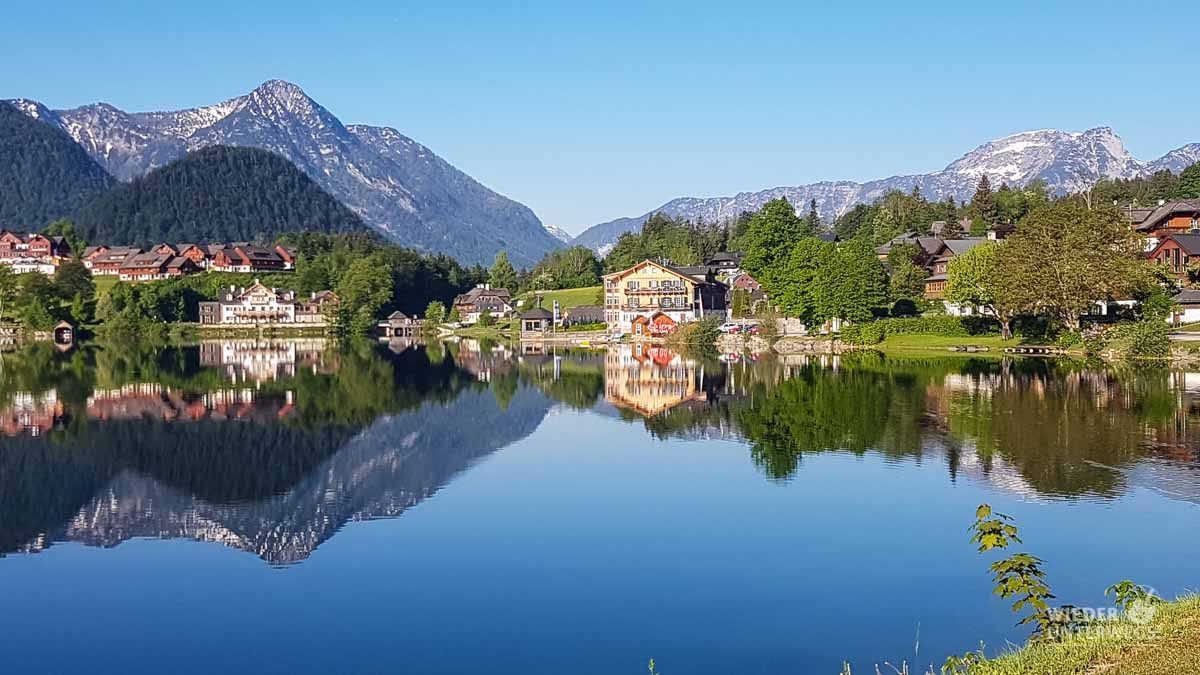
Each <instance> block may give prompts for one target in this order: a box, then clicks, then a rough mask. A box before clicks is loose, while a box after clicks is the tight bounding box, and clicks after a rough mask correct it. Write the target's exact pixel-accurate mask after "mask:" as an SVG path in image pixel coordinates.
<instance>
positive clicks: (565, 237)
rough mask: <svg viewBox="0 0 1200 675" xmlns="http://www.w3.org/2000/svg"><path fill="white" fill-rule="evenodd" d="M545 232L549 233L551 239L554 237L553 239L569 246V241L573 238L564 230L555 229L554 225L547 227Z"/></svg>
mask: <svg viewBox="0 0 1200 675" xmlns="http://www.w3.org/2000/svg"><path fill="white" fill-rule="evenodd" d="M546 231H547V232H549V233H550V236H551V237H554V238H555V239H557V240H559V241H561V242H562V243H564V244H570V243H571V240H572V239H574V238H575V237H574V235H572V234H571V233H570V232H567V231H566V230H564V229H562V228H561V227H557V226H554V225H547V226H546Z"/></svg>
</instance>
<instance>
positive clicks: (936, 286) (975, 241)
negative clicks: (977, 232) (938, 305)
mask: <svg viewBox="0 0 1200 675" xmlns="http://www.w3.org/2000/svg"><path fill="white" fill-rule="evenodd" d="M985 241H987V238H986V237H967V238H965V239H947V240H945V241H943V242H942V245H941V246H940V247H939V248H938V250H937V253H935V254H934V255H933V257H932V259H931V260H930V261H929V263H928V266H927V269H928V270H929V276H928V277H926V278H925V299H926V300H939V299H941V297H942V295H943V294H944V293H945V292H946V282H947V281H949V279H950V261H951V260H953V259H954V258H956V257H958V256H960V255H962V254H963V253H966V252H967V251H969V250H971V249H973V248H975V247H976V246H978V245H980V244H982V243H983V242H985Z"/></svg>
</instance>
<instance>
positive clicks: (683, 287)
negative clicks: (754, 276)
mask: <svg viewBox="0 0 1200 675" xmlns="http://www.w3.org/2000/svg"><path fill="white" fill-rule="evenodd" d="M728 291H729V287H728V286H727V285H725V284H724V283H721V282H720V281H717V280H716V272H715V271H714V269H713V268H711V267H708V266H701V267H675V266H672V265H669V264H666V263H663V262H658V261H654V260H644V261H642V262H640V263H638V264H636V265H634V266H633V267H630V268H629V269H626V270H622V271H620V272H614V273H612V274H606V275H604V315H605V316H604V320H605V323H607V324H608V329H609V331H611V332H628V333H632V332H634V326H635V321H639V319H640V322H639V323H638V325H640V326H641V327H642V330H643V331H644V332H647V333H648V332H649V331H650V323H654V324H655V326H657V327H658V328H661V329H669V330H674V327H675V326H677V325H679V324H682V323H687V322H689V321H696V320H699V319H702V318H704V317H705V316H709V315H718V316H722V317H723V316H724V315H725V307H726V298H727V295H728ZM658 315H661V317H665V319H669V322H668V321H666V320H664V319H663V318H661V317H660V318H659V319H658V320H657V321H652V320H654V319H655V317H656V316H658Z"/></svg>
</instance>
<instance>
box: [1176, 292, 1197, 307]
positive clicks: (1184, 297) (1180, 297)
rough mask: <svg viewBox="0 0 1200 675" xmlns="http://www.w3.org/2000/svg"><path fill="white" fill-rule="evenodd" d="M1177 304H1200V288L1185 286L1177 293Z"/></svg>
mask: <svg viewBox="0 0 1200 675" xmlns="http://www.w3.org/2000/svg"><path fill="white" fill-rule="evenodd" d="M1175 304H1177V305H1200V288H1185V289H1183V290H1182V291H1179V293H1177V294H1176V295H1175Z"/></svg>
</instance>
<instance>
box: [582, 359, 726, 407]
mask: <svg viewBox="0 0 1200 675" xmlns="http://www.w3.org/2000/svg"><path fill="white" fill-rule="evenodd" d="M703 377H704V373H703V368H698V367H697V364H696V361H695V360H694V359H690V358H685V357H684V356H683V355H682V354H680V353H679V352H676V351H674V350H671V349H668V348H666V347H661V346H658V345H652V344H641V343H638V344H634V345H629V346H627V347H623V348H618V349H610V350H609V351H608V353H607V354H606V356H605V360H604V398H605V399H606V400H607V401H608V402H609V403H612V404H613V405H615V406H617V407H618V408H623V409H626V410H632V411H633V412H636V413H638V414H639V415H644V416H647V417H649V416H652V415H657V414H659V413H662V412H663V411H666V410H669V409H671V408H674V407H675V406H678V405H681V404H683V403H687V402H689V401H701V400H704V398H705V395H704V392H703V391H702V390H701V388H700V381H701V380H702V379H703Z"/></svg>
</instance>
